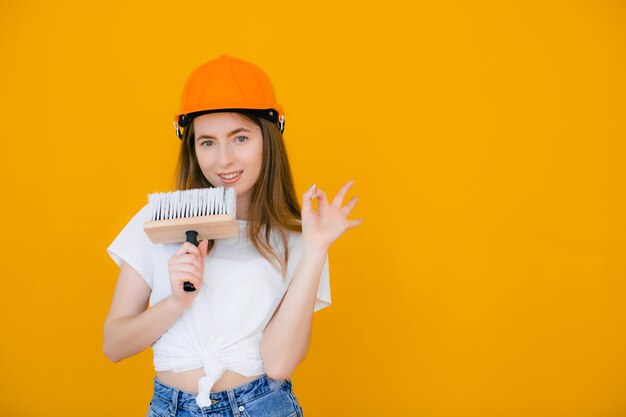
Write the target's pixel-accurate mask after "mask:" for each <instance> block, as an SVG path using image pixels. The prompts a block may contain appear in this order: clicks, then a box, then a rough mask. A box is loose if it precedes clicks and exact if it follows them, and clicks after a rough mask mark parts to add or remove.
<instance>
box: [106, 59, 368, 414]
mask: <svg viewBox="0 0 626 417" xmlns="http://www.w3.org/2000/svg"><path fill="white" fill-rule="evenodd" d="M175 130H176V134H177V136H178V137H179V138H180V139H181V151H180V155H179V162H178V167H177V187H178V188H179V189H192V188H208V187H234V188H235V190H236V195H237V204H236V217H237V219H238V220H237V222H238V224H239V227H240V234H239V237H236V238H226V239H216V240H209V241H207V240H203V241H202V242H200V244H199V245H198V247H196V246H194V245H193V244H191V243H183V244H158V245H157V244H152V243H151V241H150V240H149V239H148V238H147V236H146V235H145V233H144V232H143V229H142V227H143V222H144V221H146V220H148V210H147V209H148V206H147V205H146V206H144V207H143V208H142V209H141V210H140V211H139V212H138V213H137V214H136V215H135V216H134V217H133V218H132V219H131V221H130V222H129V223H128V224H127V225H126V227H125V228H124V229H123V230H122V232H120V234H119V235H118V236H117V237H116V239H115V240H114V241H113V242H112V243H111V245H110V246H109V248H108V249H107V251H108V253H109V254H110V255H111V257H112V258H113V259H114V260H115V262H116V263H117V264H118V265H119V266H120V275H119V278H118V283H117V286H116V289H115V293H114V295H113V300H112V303H111V308H110V311H109V314H108V316H107V319H106V321H105V326H104V352H105V354H106V355H107V356H108V357H109V358H110V359H111V360H112V361H114V362H117V361H119V360H121V359H123V358H126V357H129V356H132V355H134V354H136V353H138V352H141V351H142V350H144V349H145V348H146V347H148V346H151V347H152V350H153V352H154V365H155V370H156V371H157V374H156V376H155V378H154V395H153V398H152V401H151V403H150V407H149V409H148V415H149V416H150V415H152V416H154V415H159V416H162V415H171V416H191V415H210V416H215V417H217V416H235V417H237V416H240V415H243V416H251V417H254V416H295V415H300V416H302V409H301V407H300V405H299V403H298V401H297V399H296V397H295V395H294V393H293V390H292V387H291V380H290V379H289V377H290V376H291V374H292V373H293V371H294V370H295V368H296V366H297V365H298V364H299V363H300V362H301V361H302V360H303V359H304V357H305V356H306V353H307V350H308V346H309V341H310V334H311V322H312V316H313V312H314V311H317V310H319V309H321V308H323V307H325V306H327V305H329V304H330V287H329V277H328V255H327V253H328V248H329V246H330V245H331V244H332V243H333V242H334V241H335V240H336V239H337V238H338V237H339V236H341V235H342V234H343V233H344V232H345V231H346V230H347V229H349V228H352V227H356V226H358V225H359V224H360V223H361V219H358V220H348V219H347V218H346V217H347V215H348V214H349V213H350V211H351V209H352V208H353V207H354V205H355V204H356V197H354V198H353V199H352V200H350V202H349V203H347V204H346V205H345V206H344V207H342V205H343V199H344V197H345V194H346V193H347V191H348V189H349V188H350V186H351V185H352V184H353V182H352V181H348V182H347V183H346V184H345V185H344V186H343V187H342V188H341V190H340V191H339V192H338V194H337V196H336V197H335V198H334V199H333V201H332V203H331V202H328V201H327V197H326V194H325V193H324V191H322V190H320V189H318V188H316V187H315V185H313V186H312V187H311V188H310V189H309V190H307V191H306V192H305V193H304V194H303V196H302V209H300V207H299V204H298V202H297V199H296V197H295V195H296V194H295V190H294V185H293V180H292V175H291V169H290V166H289V162H288V159H287V153H286V149H285V145H284V143H283V137H282V133H283V131H284V112H283V109H282V107H281V106H280V105H279V104H278V103H277V102H276V98H275V95H274V91H273V87H272V85H271V82H270V80H269V78H268V77H267V75H266V74H265V73H264V72H263V71H262V70H261V69H260V68H259V67H258V66H256V65H254V64H252V63H249V62H246V61H243V60H240V59H238V58H234V57H231V56H230V55H227V54H224V55H221V56H220V57H218V58H216V59H213V60H211V61H209V62H207V63H205V64H203V65H202V66H200V67H198V68H197V69H196V70H195V71H194V72H193V73H192V74H191V75H190V77H189V78H188V80H187V83H186V85H185V88H184V91H183V99H182V101H181V111H180V112H179V113H178V114H176V115H175ZM313 199H317V202H318V210H317V211H316V210H315V209H314V208H313V205H312V200H313ZM185 281H189V282H191V283H192V284H193V285H194V287H195V288H196V291H192V292H187V291H184V290H183V283H184V282H185ZM148 304H149V305H150V308H149V309H147V310H146V307H147V305H148Z"/></svg>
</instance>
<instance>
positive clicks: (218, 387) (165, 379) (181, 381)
mask: <svg viewBox="0 0 626 417" xmlns="http://www.w3.org/2000/svg"><path fill="white" fill-rule="evenodd" d="M261 375H263V374H260V375H256V376H243V375H241V374H238V373H237V372H233V371H229V370H226V371H225V372H224V375H222V377H221V378H220V379H219V380H218V381H217V382H216V383H215V384H213V388H211V392H217V391H225V390H228V389H233V388H235V387H238V386H239V385H243V384H245V383H246V382H250V381H252V380H254V379H257V378H258V377H260V376H261ZM156 377H157V379H158V380H159V381H161V382H162V383H164V384H165V385H169V386H170V387H174V388H178V389H181V390H183V391H187V392H193V393H198V381H200V378H202V377H204V369H202V368H198V369H192V370H191V371H184V372H170V371H161V372H157V375H156Z"/></svg>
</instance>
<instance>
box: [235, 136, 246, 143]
mask: <svg viewBox="0 0 626 417" xmlns="http://www.w3.org/2000/svg"><path fill="white" fill-rule="evenodd" d="M241 138H243V139H245V140H239V139H241ZM235 140H236V141H238V142H239V143H243V142H245V141H246V140H248V137H247V136H237V137H236V138H235Z"/></svg>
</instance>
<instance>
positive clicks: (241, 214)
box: [236, 195, 250, 220]
mask: <svg viewBox="0 0 626 417" xmlns="http://www.w3.org/2000/svg"><path fill="white" fill-rule="evenodd" d="M249 207H250V196H249V195H247V196H242V197H237V215H236V216H237V219H238V220H248V209H249Z"/></svg>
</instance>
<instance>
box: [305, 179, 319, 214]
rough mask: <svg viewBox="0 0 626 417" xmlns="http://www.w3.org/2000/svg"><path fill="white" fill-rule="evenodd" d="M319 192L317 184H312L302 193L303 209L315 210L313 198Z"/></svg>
mask: <svg viewBox="0 0 626 417" xmlns="http://www.w3.org/2000/svg"><path fill="white" fill-rule="evenodd" d="M316 192H317V187H316V186H315V184H313V185H312V186H311V188H309V189H308V190H306V192H305V193H304V194H303V195H302V211H310V210H313V201H312V198H313V196H314V195H315V193H316Z"/></svg>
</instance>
